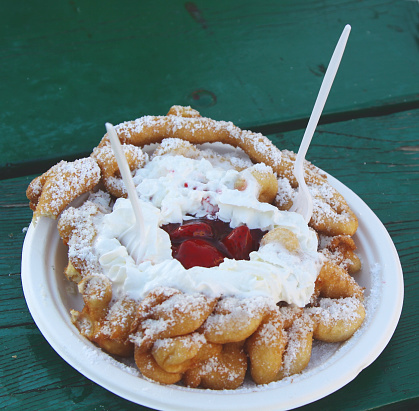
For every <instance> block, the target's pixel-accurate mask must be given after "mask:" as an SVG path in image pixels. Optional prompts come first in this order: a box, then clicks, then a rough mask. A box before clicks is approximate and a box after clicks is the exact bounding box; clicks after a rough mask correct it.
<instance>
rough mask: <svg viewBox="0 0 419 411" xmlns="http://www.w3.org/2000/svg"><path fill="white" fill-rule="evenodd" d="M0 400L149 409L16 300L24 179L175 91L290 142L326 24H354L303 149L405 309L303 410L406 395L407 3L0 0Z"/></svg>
mask: <svg viewBox="0 0 419 411" xmlns="http://www.w3.org/2000/svg"><path fill="white" fill-rule="evenodd" d="M0 11H1V13H0V21H1V25H0V62H1V63H0V73H1V79H2V80H1V82H0V96H1V97H0V119H1V120H0V135H1V137H0V178H1V180H0V187H1V193H2V195H1V199H0V209H1V224H0V230H1V231H0V232H1V235H0V247H1V254H0V276H1V277H0V279H1V280H0V281H1V299H0V347H1V348H0V350H1V356H0V361H1V366H0V375H1V384H0V408H3V409H7V410H9V409H10V410H14V409H16V410H22V411H23V410H37V409H48V410H58V409H69V410H148V409H149V408H146V407H144V406H141V405H138V404H134V403H132V402H129V401H128V400H125V399H123V398H121V397H119V396H117V395H115V394H113V393H111V392H109V391H107V390H105V389H104V388H102V387H101V386H99V385H97V384H96V383H94V382H92V381H90V380H89V379H87V378H86V377H84V376H83V375H82V374H81V373H79V372H78V371H76V370H75V369H74V368H72V367H71V366H70V365H68V364H67V363H66V362H65V361H64V360H63V359H62V358H61V357H60V356H59V355H58V354H57V353H56V352H55V351H54V350H53V349H52V348H51V346H50V345H49V344H48V342H47V341H46V340H45V338H44V337H43V335H42V334H41V332H40V331H39V330H38V328H37V326H36V325H35V323H34V321H33V319H32V317H31V314H30V312H29V310H28V308H27V305H26V302H25V299H24V296H23V291H22V285H21V275H20V270H21V252H22V244H23V241H24V238H25V232H26V228H27V227H28V225H29V224H30V221H31V218H32V211H31V210H30V209H29V207H28V201H27V199H26V195H25V190H26V187H27V186H28V184H29V182H30V181H31V180H32V179H33V178H34V177H36V176H37V175H39V174H41V173H43V172H44V171H46V170H47V169H48V168H49V167H50V166H52V165H53V164H55V163H57V162H58V161H60V160H61V159H65V160H69V161H71V160H74V159H76V158H80V157H83V156H86V155H89V154H90V152H91V150H92V148H93V147H94V146H96V145H97V144H98V142H99V140H100V139H101V137H102V136H103V135H104V133H105V127H104V124H105V123H106V122H108V121H109V122H111V123H113V124H118V123H120V122H122V121H126V120H131V119H135V118H137V117H141V116H143V115H148V114H151V115H165V114H166V113H167V111H168V110H169V108H170V107H171V106H172V105H175V104H178V105H186V106H189V105H190V106H192V107H193V108H195V109H197V110H198V111H200V113H201V114H202V115H203V116H206V117H211V118H214V119H217V120H228V121H232V122H233V123H235V124H236V125H237V126H239V127H241V128H245V129H250V130H253V131H258V132H262V133H263V134H265V135H266V136H268V137H269V138H271V139H272V141H273V142H274V143H275V144H276V145H277V146H278V147H279V148H281V149H290V150H293V151H297V150H298V146H299V143H300V141H301V138H302V135H303V132H304V129H305V126H306V124H307V120H308V117H309V115H310V113H311V110H312V107H313V104H314V101H315V99H316V96H317V93H318V90H319V88H320V84H321V81H322V78H323V76H324V73H325V70H326V68H327V65H328V62H329V59H330V57H331V54H332V52H333V49H334V46H335V44H336V42H337V40H338V38H339V35H340V33H341V31H342V29H343V27H344V26H345V24H350V25H351V26H352V32H351V35H350V38H349V41H348V44H347V48H346V51H345V54H344V57H343V60H342V64H341V66H340V69H339V72H338V75H337V77H336V80H335V82H334V84H333V87H332V90H331V93H330V95H329V99H328V101H327V104H326V106H325V110H324V112H323V115H322V118H321V122H320V124H319V126H318V128H317V131H316V133H315V135H314V138H313V142H312V145H311V146H310V149H309V152H308V155H307V158H308V159H309V160H310V161H311V162H312V163H314V164H315V165H317V166H318V167H320V168H321V169H323V170H325V171H327V172H328V173H330V174H331V175H333V176H334V177H336V178H337V179H338V180H340V181H341V182H342V183H343V184H345V185H346V186H347V187H349V188H350V189H351V190H353V191H354V192H355V193H356V194H357V195H358V196H359V197H361V198H362V199H363V200H364V201H365V202H366V203H367V204H368V206H369V207H370V208H371V209H372V210H373V211H374V213H375V214H376V215H377V216H378V218H379V219H380V220H381V221H382V223H383V224H384V225H385V227H386V229H387V230H388V232H389V234H390V236H391V237H392V240H393V242H394V243H395V246H396V248H397V251H398V254H399V257H400V260H401V264H402V267H403V275H404V284H405V297H404V305H403V312H402V315H401V318H400V321H399V324H398V326H397V329H396V331H395V333H394V335H393V337H392V339H391V340H390V342H389V344H388V345H387V347H386V348H385V350H384V351H383V352H382V354H381V355H380V356H379V357H378V359H377V360H376V361H374V362H373V364H372V365H370V366H369V367H367V368H366V369H365V370H363V371H362V372H361V373H360V374H359V375H358V376H357V377H356V378H355V379H354V380H353V381H351V382H350V383H348V384H347V385H345V386H344V387H343V388H341V389H339V390H338V391H336V392H334V393H332V394H330V395H328V396H327V397H325V398H323V399H320V400H318V401H316V402H314V403H311V404H308V405H306V406H304V407H303V408H302V409H304V410H307V411H308V410H325V409H331V410H334V409H336V410H372V409H383V410H393V409H394V410H400V409H415V408H416V409H417V407H419V373H418V369H419V349H418V341H417V338H419V321H418V316H417V312H418V298H417V296H418V293H419V287H418V284H419V282H418V280H417V275H418V267H419V247H418V245H419V218H418V215H419V128H418V125H419V30H418V27H419V3H418V1H416V0H415V1H408V0H406V1H405V0H403V1H402V0H393V1H392V0H370V1H359V0H333V1H332V0H323V1H320V0H309V1H286V0H280V1H273V0H271V1H268V0H259V1H257V2H253V1H244V0H242V1H239V0H229V1H226V0H212V1H204V0H196V1H194V2H185V1H178V0H172V1H163V0H155V1H134V0H120V1H118V2H117V1H111V0H105V1H104V0H102V1H98V0H90V1H82V0H68V1H63V0H43V1H40V0H38V1H35V0H32V1H31V0H17V1H13V2H11V1H9V2H6V1H2V2H1V4H0Z"/></svg>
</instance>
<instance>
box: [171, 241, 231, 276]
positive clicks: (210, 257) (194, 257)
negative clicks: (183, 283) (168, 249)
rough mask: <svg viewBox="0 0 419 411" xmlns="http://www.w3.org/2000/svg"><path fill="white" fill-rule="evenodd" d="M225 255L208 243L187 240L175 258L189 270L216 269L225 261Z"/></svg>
mask: <svg viewBox="0 0 419 411" xmlns="http://www.w3.org/2000/svg"><path fill="white" fill-rule="evenodd" d="M224 257H225V256H224V255H223V254H222V253H221V252H220V251H219V250H217V248H215V247H214V246H213V245H212V244H210V243H209V242H208V241H205V240H201V239H194V240H186V241H184V242H183V243H182V244H181V245H180V246H179V248H178V250H177V253H176V256H175V258H176V259H177V260H179V261H180V262H181V263H182V265H183V266H184V267H185V268H186V269H188V268H191V267H195V266H199V267H215V266H217V265H220V264H221V262H222V261H223V260H224Z"/></svg>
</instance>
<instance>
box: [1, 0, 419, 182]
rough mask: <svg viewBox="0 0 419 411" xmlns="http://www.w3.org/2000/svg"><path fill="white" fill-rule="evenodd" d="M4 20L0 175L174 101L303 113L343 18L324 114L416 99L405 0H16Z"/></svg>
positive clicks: (92, 140) (238, 112)
mask: <svg viewBox="0 0 419 411" xmlns="http://www.w3.org/2000/svg"><path fill="white" fill-rule="evenodd" d="M1 19H2V24H1V25H0V39H1V40H0V59H1V61H2V64H1V66H0V75H1V77H2V78H3V79H5V80H4V81H2V82H1V83H0V94H1V95H2V99H1V100H0V133H1V136H2V138H1V139H0V174H1V173H3V174H4V175H5V174H6V173H7V170H8V165H14V164H16V163H20V162H21V161H24V160H25V159H26V158H29V159H30V160H43V159H45V158H50V157H54V158H57V157H58V156H59V157H62V156H63V155H69V154H72V155H79V154H80V153H84V152H89V150H90V148H91V147H92V146H94V145H96V142H97V141H98V139H99V138H100V137H101V136H102V135H103V134H104V132H105V129H104V124H105V122H106V121H110V122H112V123H114V124H116V123H119V122H122V121H125V120H131V119H134V118H137V117H140V116H142V115H146V114H156V115H158V114H161V115H163V114H165V113H166V112H167V111H168V109H169V107H170V106H171V105H173V104H182V105H189V104H190V105H192V106H193V107H195V108H197V109H198V110H200V111H201V112H202V114H203V115H205V116H209V117H212V118H216V119H225V120H231V121H233V122H234V123H236V124H237V125H239V126H241V127H245V128H253V127H257V126H261V125H266V124H272V123H275V124H279V123H282V122H284V121H292V120H296V119H297V120H298V119H306V118H307V117H308V116H309V114H310V112H311V109H312V106H313V104H314V100H315V98H316V95H317V92H318V90H319V87H320V83H321V80H322V77H323V75H324V72H325V69H326V67H327V64H328V62H329V59H330V57H331V55H332V51H333V49H334V46H335V44H336V42H337V39H338V37H339V35H340V33H341V31H342V29H343V27H344V25H345V24H346V23H350V24H352V33H351V36H350V39H349V42H348V46H347V49H346V52H345V56H344V58H343V62H342V65H341V67H340V69H339V73H338V76H337V78H336V81H335V84H334V85H333V89H332V92H331V94H330V97H329V100H328V102H327V105H326V108H325V111H326V113H343V112H346V113H347V112H352V111H354V110H355V111H359V110H363V109H371V108H377V107H387V106H389V105H396V106H397V105H399V104H405V103H406V102H408V103H411V104H413V105H416V107H418V104H419V103H418V100H419V99H418V95H419V89H418V87H419V85H418V81H417V67H418V63H419V53H418V48H417V42H418V38H419V35H418V30H417V27H418V21H419V7H418V5H417V2H415V1H400V0H370V1H368V2H365V1H358V0H322V1H319V0H317V1H315V0H311V1H307V2H303V1H299V2H296V1H286V0H282V1H266V0H265V1H259V2H256V3H255V2H254V1H248V0H246V1H242V0H231V1H228V2H226V1H224V0H213V1H210V2H209V1H204V0H196V1H195V2H185V1H180V0H173V1H170V2H168V1H164V0H156V1H152V2H151V1H150V2H138V1H135V0H121V1H119V2H117V3H116V2H114V1H109V0H108V1H99V0H91V1H88V2H81V1H78V0H71V1H65V0H44V1H42V2H32V1H29V0H21V1H15V2H8V3H7V4H5V5H3V7H2V13H1ZM11 141H13V144H10V142H11ZM28 172H30V170H26V173H28ZM11 176H12V175H11V174H8V175H7V177H11ZM3 178H4V177H3Z"/></svg>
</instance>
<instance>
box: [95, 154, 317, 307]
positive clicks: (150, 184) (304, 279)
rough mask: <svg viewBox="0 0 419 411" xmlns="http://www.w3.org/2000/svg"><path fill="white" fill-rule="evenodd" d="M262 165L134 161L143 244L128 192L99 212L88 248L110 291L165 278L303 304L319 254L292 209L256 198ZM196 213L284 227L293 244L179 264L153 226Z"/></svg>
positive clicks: (138, 288) (137, 294)
mask: <svg viewBox="0 0 419 411" xmlns="http://www.w3.org/2000/svg"><path fill="white" fill-rule="evenodd" d="M263 167H266V166H264V165H261V164H258V165H255V166H252V167H250V168H247V169H245V170H243V171H241V172H239V171H237V170H235V169H234V168H233V167H232V166H231V165H230V166H228V165H227V164H224V163H223V164H221V165H220V164H212V162H210V161H208V160H207V159H205V158H201V159H191V158H186V157H183V156H172V155H163V156H156V157H154V158H153V159H152V160H150V161H149V162H148V163H147V164H146V165H145V166H144V167H143V168H141V169H138V170H137V172H136V174H135V176H134V182H135V185H136V189H137V193H138V196H139V198H140V204H141V209H142V212H143V214H144V221H145V232H146V233H147V244H139V242H138V235H137V233H136V232H135V224H134V222H135V216H134V213H133V210H132V208H131V203H130V202H129V200H126V199H123V198H120V199H118V200H117V201H116V202H115V205H114V208H113V210H112V212H111V213H109V214H99V215H98V216H97V217H96V222H95V225H96V232H97V236H96V240H95V251H96V253H97V254H98V256H99V262H100V264H101V266H102V268H103V271H104V273H105V275H107V276H108V277H109V278H110V279H111V280H112V282H113V288H114V292H115V293H116V295H125V294H126V295H128V296H129V297H131V298H134V299H140V298H143V297H144V296H145V295H146V294H147V293H148V292H149V291H151V290H152V289H154V288H155V287H157V286H168V287H174V288H178V289H180V290H181V291H183V292H187V293H195V292H202V293H205V294H207V295H211V296H220V295H234V296H236V297H248V296H267V297H270V298H272V299H273V300H274V301H275V302H278V301H286V302H288V303H290V304H296V305H298V306H304V305H305V304H307V303H308V302H309V300H310V297H311V295H312V294H313V291H314V282H315V280H316V278H317V275H318V273H319V270H320V267H321V264H322V261H323V260H322V255H321V254H320V253H318V252H317V245H318V241H317V235H316V233H315V232H314V231H313V230H312V229H310V228H309V227H308V226H307V224H306V223H305V221H304V219H303V218H302V217H301V216H300V215H299V214H296V213H291V212H288V211H280V210H278V209H277V208H276V207H275V206H273V205H271V204H268V203H262V202H259V201H258V192H259V186H258V183H257V181H256V179H255V178H254V177H253V175H252V173H251V171H252V168H263ZM238 178H241V179H243V178H244V179H245V180H246V183H247V184H246V188H245V189H244V190H243V191H239V190H236V189H235V188H234V184H235V182H236V181H237V179H238ZM199 217H207V218H217V219H220V220H222V221H226V222H229V223H230V226H231V227H232V228H234V227H237V226H239V225H242V224H246V225H247V226H248V227H249V228H251V229H252V228H260V229H262V230H271V229H273V228H275V227H284V228H287V229H288V230H290V231H292V232H293V233H294V234H295V235H296V236H297V239H298V241H299V244H300V249H299V250H298V252H297V253H292V252H289V251H288V250H287V249H286V248H285V247H283V246H282V245H281V244H279V243H268V244H265V245H263V246H261V247H260V248H259V250H258V251H254V252H252V253H251V254H250V260H249V261H247V260H239V261H237V260H232V259H228V258H226V259H225V260H224V261H223V262H222V263H221V264H220V265H219V266H217V267H212V268H204V267H192V268H190V269H185V268H184V267H183V266H182V264H181V263H180V262H179V261H177V260H176V259H174V258H172V250H171V242H170V238H169V235H168V234H167V233H166V232H165V231H164V230H163V229H161V228H160V227H161V226H162V225H164V224H167V223H181V222H182V221H184V220H185V219H189V218H199ZM141 247H142V251H141V253H139V251H138V250H139V249H140V248H141Z"/></svg>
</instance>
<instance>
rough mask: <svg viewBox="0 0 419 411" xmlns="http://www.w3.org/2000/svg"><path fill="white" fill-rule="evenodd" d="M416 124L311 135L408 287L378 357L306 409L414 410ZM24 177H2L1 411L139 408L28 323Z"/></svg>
mask: <svg viewBox="0 0 419 411" xmlns="http://www.w3.org/2000/svg"><path fill="white" fill-rule="evenodd" d="M418 121H419V110H416V111H408V112H404V113H399V114H394V115H391V116H386V117H380V118H365V119H359V120H356V121H347V122H342V123H336V124H328V125H323V126H321V127H319V129H318V131H317V133H316V135H315V136H314V139H313V145H312V146H311V147H310V149H309V152H308V159H309V160H311V161H312V162H313V163H315V164H316V165H318V166H320V167H321V168H323V169H324V170H326V171H328V172H329V173H331V174H332V175H334V176H335V177H336V178H338V179H339V180H340V181H342V182H343V183H344V184H346V185H347V186H348V187H349V188H351V189H352V190H354V191H355V192H356V193H357V194H358V195H360V197H361V198H363V199H364V200H365V201H366V202H367V203H368V205H369V206H370V207H371V208H372V209H373V211H374V212H375V213H376V214H377V215H378V217H379V218H380V219H381V220H382V221H383V223H384V224H385V225H386V227H387V229H388V231H389V233H390V235H391V236H392V238H393V241H394V242H395V245H396V248H397V250H398V253H399V255H400V258H401V262H402V266H403V270H404V280H405V286H406V287H405V303H404V308H403V313H402V317H401V319H400V323H399V325H398V328H397V330H396V332H395V334H394V336H393V338H392V340H391V341H390V343H389V345H388V346H387V348H386V349H385V350H384V352H383V353H382V354H381V355H380V357H379V358H378V359H377V360H376V361H375V362H374V363H373V364H372V365H371V366H369V367H368V368H367V369H365V370H364V371H362V372H361V374H360V375H359V376H358V377H357V378H356V379H355V380H354V381H353V382H351V383H349V384H348V385H347V386H345V387H343V388H342V389H340V390H339V391H337V392H336V393H333V394H331V395H329V396H328V397H326V398H324V399H322V400H320V401H317V402H315V403H313V404H311V405H308V406H306V407H303V408H302V409H303V410H306V411H316V410H324V409H345V410H359V409H376V408H379V407H382V406H388V407H390V408H388V409H391V407H392V406H394V407H396V406H397V405H398V406H399V407H402V406H403V404H406V406H408V405H411V404H415V403H416V404H417V401H418V398H419V381H418V379H417V369H418V367H419V353H418V351H417V350H416V346H417V336H418V334H419V325H418V322H417V295H418V293H419V285H418V282H417V267H418V264H419V253H418V244H419V219H418V213H417V204H418V203H419V138H418V136H417V124H418ZM301 136H302V131H301V130H300V131H293V132H287V133H278V134H275V135H272V136H270V137H271V138H272V140H273V141H274V142H275V144H277V145H278V146H279V147H280V148H288V149H293V150H296V149H297V148H298V145H299V142H300V140H301ZM30 180H31V176H28V177H22V178H16V179H9V180H3V181H0V189H1V192H2V197H1V198H0V210H1V214H0V256H1V258H0V286H1V288H2V291H3V293H2V297H0V350H1V352H2V356H1V357H0V370H1V371H0V373H1V381H2V386H1V387H0V408H2V407H3V408H6V409H16V410H33V409H39V408H42V409H50V410H55V409H71V410H74V409H76V410H92V409H102V410H134V409H135V410H138V409H140V410H141V409H146V408H144V407H140V406H138V407H137V406H136V405H134V404H131V403H130V402H128V401H125V400H123V399H120V398H119V397H117V396H115V395H114V394H111V393H109V392H108V391H106V390H104V389H103V388H101V387H99V386H97V385H96V384H94V383H93V382H91V381H89V380H88V379H86V378H85V377H83V376H82V375H81V374H79V373H78V372H77V371H75V370H73V369H72V368H71V367H70V366H69V365H67V364H66V363H65V362H64V361H63V360H62V359H61V358H60V357H59V356H58V355H57V354H56V353H55V352H54V351H53V349H52V348H51V347H50V346H49V344H48V343H47V342H46V341H45V340H44V338H43V337H42V336H41V334H40V332H39V331H38V329H37V328H36V326H35V325H34V323H33V321H32V320H31V316H30V314H29V312H28V310H27V308H26V305H25V301H24V299H23V293H22V289H21V285H20V275H19V273H20V252H21V246H22V241H23V238H24V232H23V231H22V229H23V228H24V227H25V226H27V225H28V223H29V221H30V218H31V211H30V210H29V209H28V208H27V206H26V203H27V201H26V199H25V190H26V186H27V184H28V183H29V181H30ZM406 401H407V403H406ZM393 403H396V404H397V405H394V404H393ZM389 404H393V405H389ZM394 409H396V408H394ZM399 409H400V408H399Z"/></svg>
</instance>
